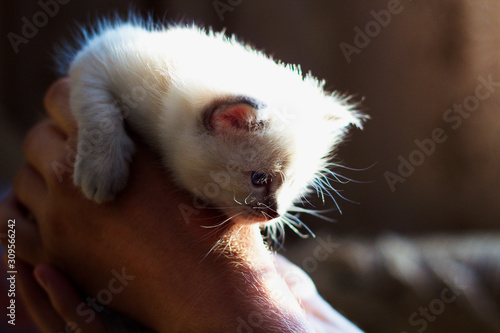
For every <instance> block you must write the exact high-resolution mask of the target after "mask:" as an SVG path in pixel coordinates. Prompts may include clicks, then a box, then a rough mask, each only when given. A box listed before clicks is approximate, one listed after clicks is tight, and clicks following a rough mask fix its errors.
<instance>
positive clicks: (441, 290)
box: [0, 0, 500, 333]
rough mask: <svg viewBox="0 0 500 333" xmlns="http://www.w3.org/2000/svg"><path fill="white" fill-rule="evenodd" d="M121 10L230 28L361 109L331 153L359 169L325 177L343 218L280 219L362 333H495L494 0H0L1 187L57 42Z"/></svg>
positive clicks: (499, 21) (498, 131)
mask: <svg viewBox="0 0 500 333" xmlns="http://www.w3.org/2000/svg"><path fill="white" fill-rule="evenodd" d="M49 3H50V4H51V5H50V6H49V5H48V4H49ZM47 6H48V7H47ZM130 8H133V9H134V10H136V11H137V12H139V13H150V14H152V16H153V17H154V18H155V19H156V20H159V21H161V20H163V21H166V22H179V21H184V22H195V23H198V24H200V25H202V26H210V27H213V28H214V30H221V29H223V28H226V29H227V32H228V33H230V34H233V33H234V34H236V35H237V36H238V37H240V38H241V39H242V40H244V41H247V42H249V43H251V44H252V45H253V46H255V47H256V48H258V49H261V50H264V51H265V52H266V53H268V54H272V55H273V56H274V57H275V58H277V59H281V60H283V61H284V62H288V63H294V64H301V66H302V69H303V71H304V72H308V71H311V72H312V74H313V75H315V76H317V77H319V78H324V79H326V82H327V83H326V86H327V88H328V89H330V90H336V91H339V92H342V93H346V94H350V95H352V96H353V97H354V100H355V101H358V102H360V109H361V110H362V111H363V112H365V113H367V114H369V115H370V117H371V120H369V121H368V122H367V123H366V126H365V129H364V130H363V131H359V130H353V131H351V133H350V135H349V136H348V139H347V140H346V142H345V143H344V144H343V145H342V146H341V147H340V148H339V150H338V153H337V157H336V159H335V162H337V163H339V164H340V165H343V166H346V167H348V168H353V169H357V170H350V169H346V168H342V167H338V168H335V169H334V171H335V172H338V173H339V174H342V175H344V176H346V177H348V178H350V179H353V180H354V181H352V182H349V183H347V184H340V183H339V184H334V186H335V188H336V189H338V191H339V193H340V194H341V195H342V197H344V198H346V199H348V200H345V199H343V198H341V197H340V196H339V195H334V197H335V199H336V200H337V202H338V204H339V206H340V208H341V210H342V214H340V212H338V211H334V212H329V213H326V214H325V215H327V216H329V217H331V218H334V219H335V220H336V222H334V223H329V222H326V221H321V220H318V219H317V218H308V217H307V216H303V217H302V219H303V220H304V221H305V222H306V223H307V225H308V226H309V227H310V228H311V229H312V230H313V231H314V232H315V234H316V235H317V237H316V238H309V239H305V240H301V239H298V237H296V236H294V235H293V233H292V232H291V230H288V232H287V240H286V242H285V243H284V249H282V251H283V252H282V253H283V254H284V255H285V256H287V257H289V258H290V259H291V260H292V261H294V262H296V263H297V264H298V265H299V266H301V267H302V268H303V269H304V270H306V272H308V273H309V274H310V275H311V277H312V278H313V280H315V282H316V283H317V287H318V289H319V290H320V292H321V294H322V295H324V297H325V298H326V300H327V301H328V302H329V303H330V304H332V305H333V306H334V307H335V308H336V309H337V310H338V311H340V312H341V313H342V314H344V315H345V316H346V317H347V318H349V319H350V320H352V321H354V322H355V323H356V324H358V325H359V326H360V327H361V328H362V329H364V330H366V331H367V332H408V333H409V332H419V333H421V332H424V331H425V332H500V237H499V233H498V230H499V226H500V204H499V203H500V107H499V103H500V67H499V61H498V60H499V59H498V55H499V52H500V34H499V33H500V2H499V1H496V0H481V1H477V0H438V1H418V0H416V1H412V0H401V1H398V0H355V1H343V0H328V1H327V0H317V1H299V0H287V1H285V0H275V1H264V0H220V1H219V0H215V1H206V0H205V1H198V0H196V1H195V0H192V1H180V0H163V1H155V0H144V1H133V2H128V1H118V0H115V1H96V0H87V1H76V0H73V1H69V0H41V1H38V2H36V1H30V2H28V1H23V2H21V1H14V0H4V1H2V2H0V34H1V35H2V36H3V37H2V39H1V40H2V41H1V43H2V44H1V48H0V73H1V76H0V196H1V195H2V193H6V191H8V187H9V184H10V182H11V180H12V177H13V175H14V173H15V171H16V169H17V168H18V167H19V166H20V165H21V164H22V163H23V158H22V154H21V144H22V140H23V136H24V135H25V133H26V131H27V130H28V129H29V128H30V126H32V125H33V124H34V123H35V122H36V121H38V120H39V119H41V118H42V117H43V115H44V111H43V107H42V97H43V95H44V92H45V91H46V90H47V88H48V86H49V85H50V83H51V82H53V81H54V80H55V79H56V78H57V76H56V72H55V70H54V65H53V47H54V45H55V44H56V43H57V42H60V41H61V40H63V39H70V38H71V36H72V31H74V29H75V26H76V25H75V24H76V23H80V24H88V23H90V22H93V21H94V20H95V18H96V17H99V16H101V15H110V14H113V13H115V12H119V13H126V12H127V11H128V10H129V9H130ZM26 22H28V23H26ZM30 24H31V28H30V27H27V26H28V25H30ZM314 203H315V206H317V209H328V208H332V207H335V205H334V204H333V202H332V201H331V200H330V201H327V202H326V204H325V205H324V206H323V205H321V203H320V202H319V201H315V202H314ZM319 249H321V251H322V252H321V251H320V250H319ZM318 253H322V254H325V253H327V254H328V255H321V256H320V255H318ZM2 280H3V279H2ZM4 294H6V293H4V292H2V295H0V298H2V297H4ZM1 308H2V309H5V307H4V306H3V305H2V307H1ZM2 311H3V310H2ZM2 317H3V316H2ZM0 322H1V323H0V331H6V330H7V328H5V329H3V328H2V327H3V326H2V325H5V320H4V319H1V320H0ZM17 331H19V332H22V328H20V327H18V330H17ZM17 331H16V332H17Z"/></svg>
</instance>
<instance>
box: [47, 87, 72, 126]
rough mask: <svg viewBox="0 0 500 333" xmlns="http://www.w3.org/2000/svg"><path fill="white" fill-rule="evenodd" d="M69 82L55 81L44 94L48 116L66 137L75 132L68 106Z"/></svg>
mask: <svg viewBox="0 0 500 333" xmlns="http://www.w3.org/2000/svg"><path fill="white" fill-rule="evenodd" d="M69 93H70V81H69V79H67V78H66V79H61V80H58V81H56V82H55V83H54V84H53V85H52V86H51V87H50V88H49V90H48V91H47V93H46V94H45V99H44V104H45V108H46V110H47V113H48V114H49V116H50V117H51V118H52V119H54V121H55V122H56V123H57V125H58V126H60V127H61V129H62V130H63V131H64V133H65V134H66V135H68V136H72V135H73V134H74V133H75V132H76V130H77V126H76V121H75V118H74V117H73V113H72V112H71V108H70V105H69Z"/></svg>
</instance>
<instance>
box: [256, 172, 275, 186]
mask: <svg viewBox="0 0 500 333" xmlns="http://www.w3.org/2000/svg"><path fill="white" fill-rule="evenodd" d="M251 179H252V184H253V185H254V186H256V187H261V186H264V185H266V183H267V181H268V180H270V179H271V177H269V175H268V174H267V173H262V172H257V171H253V172H252V177H251Z"/></svg>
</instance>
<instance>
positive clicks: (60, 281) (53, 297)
mask: <svg viewBox="0 0 500 333" xmlns="http://www.w3.org/2000/svg"><path fill="white" fill-rule="evenodd" d="M34 273H35V278H36V279H37V281H38V283H39V284H40V285H41V286H42V287H43V288H44V289H45V292H46V293H47V295H48V296H49V298H50V301H51V304H52V306H53V307H54V309H55V310H56V311H57V313H58V314H59V315H60V316H61V318H63V319H64V321H65V322H66V323H68V324H70V325H71V326H72V327H73V329H74V328H75V327H76V328H79V329H81V330H82V331H83V332H97V333H98V332H106V330H105V325H104V322H103V320H102V319H101V318H99V316H97V315H96V314H95V312H94V311H92V312H89V311H90V310H89V309H91V308H90V307H89V306H87V305H86V304H85V303H84V302H82V299H81V298H80V296H79V295H78V293H77V291H76V290H75V288H74V287H73V285H72V284H71V283H70V282H69V281H68V279H66V278H65V277H64V275H62V274H61V273H60V272H59V271H57V269H55V268H53V267H52V266H50V265H47V264H41V265H38V266H36V267H35V271H34ZM91 313H93V314H91Z"/></svg>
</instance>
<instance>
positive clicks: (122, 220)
mask: <svg viewBox="0 0 500 333" xmlns="http://www.w3.org/2000/svg"><path fill="white" fill-rule="evenodd" d="M68 96H69V85H68V80H60V81H58V82H57V83H56V84H55V85H53V86H52V87H51V89H50V90H49V92H48V93H47V96H46V99H45V107H46V109H47V112H48V114H49V116H50V117H51V119H48V120H45V121H43V122H41V123H39V124H38V125H36V126H35V127H34V128H33V129H32V130H31V131H30V133H29V134H28V135H27V138H26V141H25V144H24V154H25V156H26V160H27V164H26V165H25V166H23V167H22V168H21V170H20V171H19V172H18V174H17V175H16V178H15V181H14V193H15V194H14V195H12V196H10V197H9V198H8V199H7V200H5V201H4V202H3V203H2V205H1V208H0V219H1V229H2V230H1V231H2V232H6V231H7V224H6V223H7V220H8V219H13V218H15V219H16V255H17V259H18V260H22V261H24V262H26V265H24V264H22V263H19V265H21V266H20V270H21V271H22V272H21V274H20V275H19V277H20V280H21V281H20V289H21V290H20V291H21V293H22V294H23V296H24V299H25V301H26V303H27V308H28V310H29V311H30V312H31V314H32V316H33V317H34V320H35V322H36V323H37V325H38V326H39V327H41V328H42V330H43V331H55V330H59V331H64V325H65V322H67V321H68V320H70V319H72V320H70V321H74V322H75V323H76V324H78V325H79V326H80V327H81V328H82V329H83V331H87V330H90V329H85V328H86V327H85V325H87V323H86V322H85V320H84V319H88V317H87V316H75V314H74V312H75V311H71V310H69V309H66V310H65V308H66V307H67V305H68V304H73V305H75V304H77V303H75V300H76V299H77V298H76V294H75V292H74V290H73V289H72V288H71V285H70V284H69V282H68V281H66V280H65V279H64V278H63V276H62V275H58V273H56V271H55V269H54V268H53V266H55V267H57V269H59V270H60V271H62V272H64V274H66V275H67V276H68V277H69V278H70V280H71V281H72V283H74V284H75V285H78V286H80V287H81V288H82V290H83V291H84V292H85V294H87V295H91V296H92V297H94V298H95V297H96V295H99V292H100V291H101V290H103V289H106V288H108V285H109V283H110V280H111V279H113V276H114V275H113V274H112V271H113V270H115V271H118V272H122V271H123V270H124V271H125V272H126V274H127V275H128V276H133V277H134V278H133V279H132V280H131V281H130V282H129V283H128V284H127V285H126V286H125V287H124V288H123V290H121V291H120V292H119V293H115V294H113V295H112V301H111V303H110V304H109V306H110V307H111V308H113V309H114V310H116V311H118V312H120V313H122V314H125V315H127V316H129V317H131V318H133V319H135V320H136V321H138V322H139V323H141V324H142V325H144V326H145V327H148V328H150V329H152V330H155V331H161V332H165V331H168V332H175V331H182V332H191V331H192V332H225V331H236V330H237V329H238V326H239V325H242V321H244V322H246V321H248V318H253V319H255V318H258V320H253V322H252V324H255V326H253V327H252V329H253V331H254V332H259V331H262V332H264V331H265V332H272V331H276V332H278V331H280V330H281V329H283V325H284V324H283V322H286V324H287V325H288V326H289V327H290V328H291V327H294V328H295V329H297V331H299V332H300V331H303V332H306V331H309V328H308V327H307V326H308V325H307V324H306V320H305V316H304V313H303V311H302V309H301V308H300V306H299V304H298V302H297V301H296V299H295V298H294V297H293V295H292V294H291V292H290V290H289V288H288V287H287V285H286V283H285V282H284V280H283V279H281V278H280V276H279V275H278V273H277V271H276V268H275V265H274V263H273V258H272V256H271V255H270V254H269V253H268V250H267V249H266V248H265V246H264V244H263V242H262V238H261V235H260V232H259V227H258V225H257V224H255V225H241V226H237V225H233V224H229V223H225V224H223V225H222V226H220V227H214V228H207V226H217V225H219V224H220V223H221V222H222V221H224V217H223V216H222V215H221V213H220V212H219V211H217V210H215V209H202V208H194V206H193V198H192V197H191V196H190V195H189V194H187V193H185V192H183V191H182V190H180V189H178V188H177V187H176V186H175V185H174V184H173V183H172V182H171V181H170V180H169V176H168V174H167V172H166V171H165V170H164V168H162V166H161V164H160V163H159V158H158V157H157V156H156V155H155V154H154V153H152V152H151V151H150V150H149V149H148V148H147V147H146V146H144V145H143V144H141V143H140V142H139V143H138V149H137V153H136V154H135V156H134V158H133V161H132V165H131V176H130V179H129V184H128V186H127V188H126V189H125V190H124V191H123V192H121V193H120V194H119V195H118V196H117V197H116V199H115V200H114V201H112V202H110V203H107V204H101V205H98V204H96V203H94V202H91V201H89V200H87V199H85V198H84V197H83V196H82V194H81V193H80V191H79V190H78V189H77V188H75V187H74V185H73V183H72V179H71V167H72V166H71V161H72V160H73V159H74V151H75V148H74V143H75V141H76V134H77V129H76V126H75V121H74V119H72V116H71V112H70V111H69V105H68ZM61 166H64V167H61ZM145 189H147V190H145ZM179 207H187V215H189V216H188V218H187V219H186V214H184V215H183V214H182V212H181V209H180V208H179ZM28 212H29V214H28ZM30 216H32V217H34V218H29V217H30ZM35 221H36V222H35ZM218 240H223V241H222V242H221V244H222V248H224V247H225V245H228V244H229V245H228V246H227V247H226V251H225V253H221V251H222V250H215V251H211V249H212V247H213V245H214V244H215V243H216V242H217V241H218ZM40 264H51V266H49V265H40ZM36 265H38V266H37V267H36V269H35V276H36V277H37V280H38V281H39V282H41V284H42V285H45V287H46V288H45V289H46V290H47V288H48V289H50V288H56V289H57V288H58V289H57V290H56V291H55V294H54V295H60V294H61V293H62V292H61V291H65V292H66V294H67V295H69V296H68V297H67V299H64V298H63V299H57V298H55V297H54V298H53V299H52V304H53V305H54V308H55V309H52V307H51V306H49V307H47V309H46V310H45V309H44V308H43V307H41V306H40V305H39V304H43V302H45V303H47V302H48V301H49V300H48V299H47V296H46V295H45V293H43V292H42V291H41V289H40V288H39V287H38V286H35V285H34V284H33V283H32V282H33V281H32V277H31V276H30V274H29V270H30V269H31V267H32V266H36ZM30 279H31V280H30ZM58 279H59V280H58ZM56 282H59V283H56ZM37 288H38V289H37ZM28 295H29V296H28ZM33 295H35V296H33ZM49 295H51V294H50V293H49ZM72 295H73V296H75V297H71V296H72ZM54 303H56V304H54ZM57 303H61V304H57ZM62 305H64V306H62ZM48 308H51V309H50V310H52V312H50V311H49V309H48ZM49 312H50V313H49ZM61 312H63V315H62V318H61ZM97 314H99V313H97ZM99 323H100V321H99V319H96V320H91V322H90V325H93V326H92V331H96V330H97V329H101V328H100V327H101V326H100V324H99ZM61 325H62V326H61ZM82 325H83V326H82Z"/></svg>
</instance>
